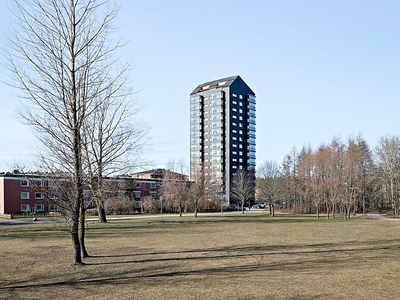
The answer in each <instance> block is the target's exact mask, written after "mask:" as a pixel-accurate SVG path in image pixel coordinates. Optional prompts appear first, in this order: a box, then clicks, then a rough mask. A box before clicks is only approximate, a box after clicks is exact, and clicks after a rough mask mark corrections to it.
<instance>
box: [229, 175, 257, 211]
mask: <svg viewBox="0 0 400 300" xmlns="http://www.w3.org/2000/svg"><path fill="white" fill-rule="evenodd" d="M230 193H231V197H232V198H233V199H234V200H236V201H237V202H239V203H240V204H241V206H242V214H244V205H245V203H246V202H247V201H250V199H251V198H254V181H253V180H251V178H250V175H249V174H248V173H247V172H246V171H244V170H239V171H237V172H236V173H235V174H233V176H232V181H231V189H230Z"/></svg>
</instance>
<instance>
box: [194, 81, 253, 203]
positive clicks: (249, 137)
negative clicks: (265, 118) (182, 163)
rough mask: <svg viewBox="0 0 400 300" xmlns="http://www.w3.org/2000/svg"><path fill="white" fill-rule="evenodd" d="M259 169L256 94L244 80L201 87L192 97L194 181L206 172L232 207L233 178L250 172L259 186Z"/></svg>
mask: <svg viewBox="0 0 400 300" xmlns="http://www.w3.org/2000/svg"><path fill="white" fill-rule="evenodd" d="M255 167H256V96H255V94H254V92H253V91H252V90H251V89H250V87H249V86H248V85H247V84H246V83H245V82H244V81H243V79H242V78H241V77H240V76H232V77H227V78H222V79H218V80H214V81H210V82H206V83H203V84H200V85H198V86H197V87H196V88H195V89H194V90H193V92H192V93H191V94H190V173H191V177H192V178H195V175H196V173H198V172H199V171H201V172H203V173H204V175H205V176H206V177H207V178H209V179H210V181H211V182H212V184H213V185H214V186H215V187H217V190H218V194H219V195H220V196H221V197H222V199H223V200H224V201H225V204H226V205H229V204H233V203H235V199H231V197H230V187H231V179H232V175H233V174H234V173H236V172H237V171H239V170H244V171H247V172H248V173H249V176H250V178H252V180H253V183H254V186H255ZM250 200H251V201H254V198H253V199H250Z"/></svg>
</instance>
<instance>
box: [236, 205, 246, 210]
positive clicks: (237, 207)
mask: <svg viewBox="0 0 400 300" xmlns="http://www.w3.org/2000/svg"><path fill="white" fill-rule="evenodd" d="M234 210H242V206H241V205H236V206H235V208H234ZM243 210H246V207H243Z"/></svg>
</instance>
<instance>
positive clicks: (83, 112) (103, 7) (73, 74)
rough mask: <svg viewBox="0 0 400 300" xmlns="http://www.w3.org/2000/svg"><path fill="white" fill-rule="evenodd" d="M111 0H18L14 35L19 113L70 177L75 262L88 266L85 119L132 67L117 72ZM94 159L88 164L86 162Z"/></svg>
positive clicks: (12, 66) (51, 167)
mask: <svg viewBox="0 0 400 300" xmlns="http://www.w3.org/2000/svg"><path fill="white" fill-rule="evenodd" d="M109 4H110V3H109V1H108V0H103V1H97V0H58V1H56V0H15V1H14V7H13V10H12V12H13V14H14V29H13V31H12V32H11V34H10V37H9V39H8V48H7V53H6V54H7V55H8V58H9V60H8V61H9V63H8V65H7V67H8V69H9V70H10V71H11V74H12V77H13V79H14V80H13V81H12V83H11V84H12V86H13V87H15V88H16V91H19V92H20V93H19V96H20V98H21V99H22V101H23V108H22V109H21V112H20V115H21V117H22V118H23V121H24V122H25V123H26V124H28V125H29V126H31V128H32V131H33V133H34V134H35V135H36V136H37V138H38V139H39V141H41V142H42V143H41V144H42V146H43V148H42V157H43V158H44V159H45V160H47V161H46V165H47V167H48V169H47V170H44V171H45V172H48V173H55V174H57V173H58V174H66V176H68V177H69V180H70V182H71V191H72V192H71V194H70V196H69V197H70V199H71V207H72V208H71V210H70V215H69V219H70V222H69V224H70V235H71V239H72V244H73V250H74V255H73V262H74V263H75V264H81V263H82V256H81V244H80V242H79V233H78V229H79V212H80V210H81V205H82V201H83V187H84V185H85V184H86V183H87V182H85V176H84V175H85V174H84V171H85V170H84V167H85V160H84V148H85V142H87V140H86V135H85V132H84V131H85V124H87V122H88V120H89V119H90V118H91V117H92V116H93V115H94V113H95V112H96V111H97V109H98V107H99V101H100V103H102V101H103V100H105V99H108V97H109V96H110V95H114V94H115V93H114V92H117V91H120V90H121V86H123V84H124V80H123V77H124V73H125V70H126V68H122V69H120V70H118V69H115V65H116V64H115V63H116V59H115V58H113V57H114V56H115V53H116V51H117V49H118V47H119V46H120V45H119V44H118V43H116V44H113V43H111V42H110V38H109V36H110V33H111V30H112V24H111V23H112V20H113V19H114V18H115V16H116V14H117V10H116V9H114V8H112V7H111V6H110V5H109ZM88 164H89V163H87V164H86V166H87V165H88Z"/></svg>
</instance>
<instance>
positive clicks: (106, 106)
mask: <svg viewBox="0 0 400 300" xmlns="http://www.w3.org/2000/svg"><path fill="white" fill-rule="evenodd" d="M124 86H125V80H121V81H120V82H115V86H113V89H110V90H108V91H106V93H105V95H103V96H105V98H102V99H98V100H97V104H96V110H94V111H93V114H92V115H91V116H90V117H89V118H87V120H86V122H85V124H84V125H85V127H84V139H85V143H84V149H85V151H84V153H85V159H86V164H87V175H88V183H89V186H90V188H91V191H92V195H93V198H94V199H95V202H96V204H97V207H98V217H99V222H107V220H106V214H105V209H104V200H105V199H104V190H105V185H104V182H103V178H104V177H105V176H110V175H112V174H125V173H128V172H129V171H131V170H132V169H133V168H134V167H137V166H138V165H139V164H140V163H141V159H140V154H141V151H142V149H143V147H145V145H146V142H147V140H146V136H147V133H148V127H147V126H146V124H145V123H141V122H138V121H137V122H135V123H133V122H132V120H134V116H135V115H136V113H137V112H138V109H137V108H136V107H135V106H136V104H135V102H133V101H132V100H131V97H130V96H131V94H130V91H129V90H128V91H125V89H124Z"/></svg>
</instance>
